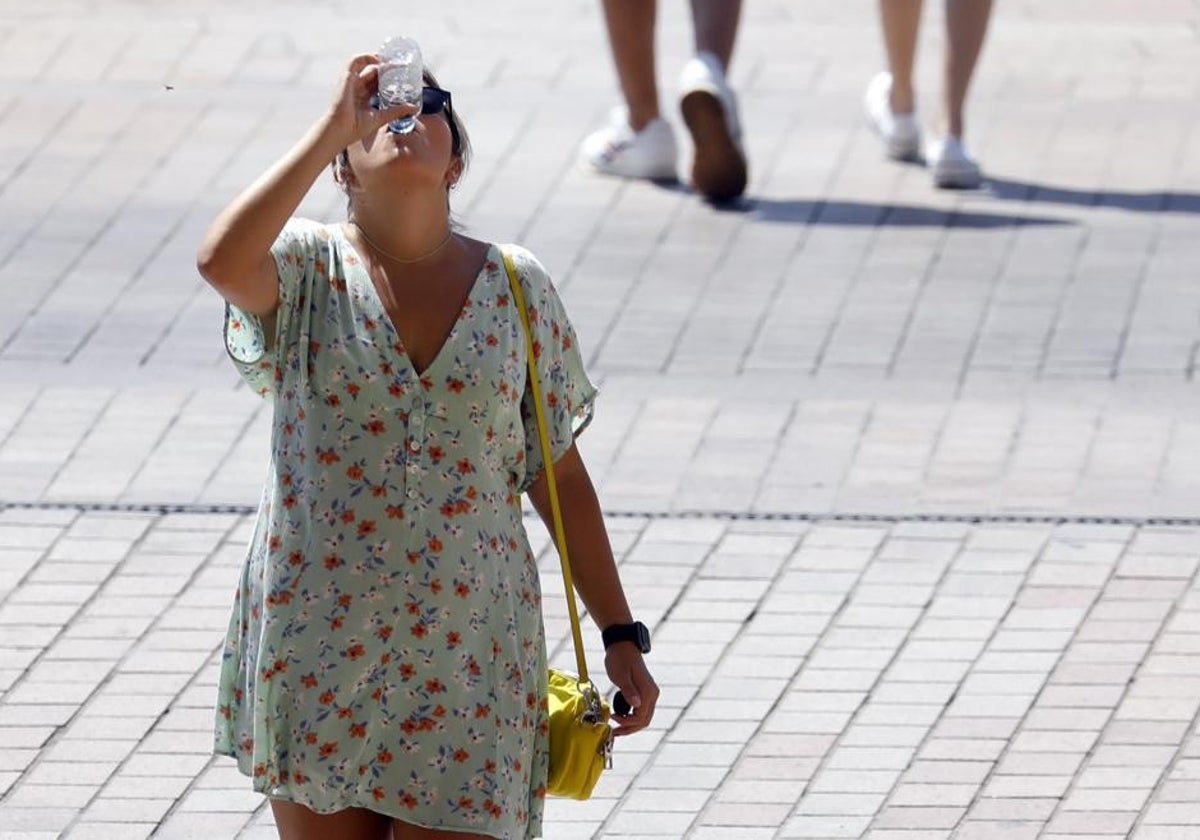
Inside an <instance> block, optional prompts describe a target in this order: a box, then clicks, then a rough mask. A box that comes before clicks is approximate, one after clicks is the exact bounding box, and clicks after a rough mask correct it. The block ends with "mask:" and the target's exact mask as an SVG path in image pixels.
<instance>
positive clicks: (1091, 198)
mask: <svg viewBox="0 0 1200 840" xmlns="http://www.w3.org/2000/svg"><path fill="white" fill-rule="evenodd" d="M985 189H986V190H987V191H988V192H989V193H991V195H993V196H995V197H996V198H1002V199H1005V200H1007V201H1036V202H1044V203H1047V204H1069V205H1074V206H1076V207H1115V208H1118V209H1120V210H1129V211H1131V212H1134V213H1200V193H1189V192H1170V191H1166V192H1164V191H1160V192H1120V191H1116V190H1075V189H1070V188H1068V187H1055V186H1052V185H1050V184H1035V183H1030V182H1026V181H1011V180H1008V179H1006V178H996V177H993V176H990V175H989V176H988V179H987V185H986V188H985Z"/></svg>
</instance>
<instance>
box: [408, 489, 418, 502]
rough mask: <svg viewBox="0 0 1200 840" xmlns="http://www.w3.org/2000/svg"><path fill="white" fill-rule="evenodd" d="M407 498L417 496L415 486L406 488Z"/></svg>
mask: <svg viewBox="0 0 1200 840" xmlns="http://www.w3.org/2000/svg"><path fill="white" fill-rule="evenodd" d="M408 498H410V499H415V498H417V488H416V487H409V488H408Z"/></svg>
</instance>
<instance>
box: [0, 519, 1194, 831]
mask: <svg viewBox="0 0 1200 840" xmlns="http://www.w3.org/2000/svg"><path fill="white" fill-rule="evenodd" d="M251 525H252V522H251V520H250V518H248V517H246V516H242V515H234V514H204V515H199V514H190V515H189V514H168V515H163V514H151V513H142V514H133V513H115V512H103V511H91V512H79V511H67V510H63V511H46V510H18V509H9V510H7V511H4V512H3V513H2V514H0V566H2V568H3V569H4V571H5V575H4V577H3V579H0V691H2V694H0V744H2V745H3V751H2V753H0V754H2V755H3V758H2V759H0V792H2V798H0V827H2V828H0V836H4V837H14V838H15V837H26V836H39V835H38V834H37V832H42V833H43V834H45V835H46V836H55V837H65V838H79V837H148V836H151V834H152V833H153V836H155V837H164V838H175V837H192V836H201V835H202V834H204V832H207V834H204V836H210V837H211V836H227V837H235V836H236V837H239V838H257V837H268V836H271V832H272V831H273V829H272V828H271V823H270V815H269V812H268V811H267V810H265V808H264V803H263V800H262V798H261V797H259V796H257V795H255V794H253V793H252V792H251V791H250V790H249V788H248V783H247V781H246V780H245V779H244V778H243V777H242V776H241V775H240V774H239V773H238V772H237V770H236V767H235V766H234V765H233V762H232V761H230V760H228V759H224V758H213V757H212V756H211V755H210V754H209V753H210V749H211V739H212V735H211V731H212V716H213V709H212V692H213V690H214V686H215V680H216V669H217V665H218V662H219V659H218V657H219V645H220V639H221V634H222V632H223V629H224V625H225V623H226V621H227V610H228V607H229V599H230V593H231V592H232V590H233V589H234V587H235V584H236V576H237V573H238V565H239V563H240V560H241V556H242V552H243V550H244V547H245V543H246V540H247V538H248V536H249V530H250V527H251ZM609 525H610V529H611V531H612V534H613V537H614V544H615V547H616V549H617V551H618V553H619V557H620V563H621V568H622V573H623V576H624V578H625V580H626V581H627V583H628V585H629V589H630V594H631V598H632V600H633V602H634V604H635V605H636V611H637V612H638V614H639V615H642V616H645V617H646V619H647V620H648V621H650V622H652V623H653V625H654V626H655V627H656V647H655V653H654V658H655V668H656V675H657V677H658V678H659V680H660V682H661V683H662V686H663V697H662V700H661V703H660V711H659V715H658V716H657V717H656V723H655V726H654V727H653V729H652V730H651V731H650V732H648V733H646V734H645V735H644V736H641V737H638V738H635V739H630V740H629V741H623V742H621V744H620V749H619V750H618V760H617V764H616V767H615V768H614V769H613V770H612V771H611V772H609V773H606V774H605V776H604V777H603V778H602V780H601V783H600V786H599V788H598V789H597V793H596V796H595V797H594V798H593V799H592V800H590V801H588V802H586V803H576V802H566V801H557V800H556V801H552V802H551V803H550V804H549V806H548V809H547V812H548V817H549V819H548V825H547V832H546V836H547V837H552V838H555V837H557V838H578V837H583V836H591V837H598V838H599V837H603V838H614V839H615V838H623V839H624V840H628V838H633V837H684V836H687V837H693V838H704V837H716V836H719V835H721V833H722V832H725V834H724V835H723V836H734V837H739V838H740V837H746V838H755V837H772V838H788V837H804V838H814V837H820V838H849V837H855V838H857V837H867V838H911V837H938V838H949V837H951V836H952V835H953V836H954V837H966V838H971V837H974V838H997V839H998V838H1007V837H1010V836H1017V837H1026V836H1028V837H1053V836H1058V835H1059V834H1062V835H1069V836H1073V837H1077V836H1078V835H1080V834H1088V833H1093V834H1096V835H1097V836H1122V837H1125V836H1131V837H1137V838H1162V837H1169V836H1172V835H1171V834H1170V832H1171V831H1173V830H1175V829H1179V828H1181V827H1189V830H1191V831H1195V830H1197V828H1200V812H1197V811H1196V810H1195V808H1193V807H1192V805H1191V804H1190V803H1191V801H1192V799H1194V793H1195V789H1194V788H1195V786H1194V784H1193V783H1192V782H1191V779H1192V776H1193V775H1194V770H1195V767H1194V766H1193V765H1194V763H1195V756H1196V754H1197V753H1198V750H1200V736H1198V735H1197V728H1196V723H1197V713H1198V712H1200V683H1198V682H1197V679H1198V678H1197V677H1196V676H1195V674H1196V673H1197V669H1198V665H1200V660H1198V659H1197V657H1200V590H1198V584H1197V580H1196V572H1197V568H1198V565H1200V561H1198V559H1197V558H1198V557H1200V528H1156V527H1140V528H1138V527H1129V526H1116V525H1109V526H1099V525H1069V524H1064V525H1058V526H1054V525H1047V524H1025V525H1015V524H1006V525H999V524H990V525H989V524H976V525H970V524H963V523H916V522H893V523H884V522H877V523H847V522H838V521H816V522H807V523H805V522H795V521H792V522H787V521H774V522H770V521H753V520H750V521H747V520H740V521H739V520H724V521H722V520H716V519H711V518H710V519H704V518H699V519H679V518H645V517H641V518H638V517H621V518H616V519H613V520H611V521H610V523H609ZM530 527H531V530H532V532H533V534H534V537H535V543H536V544H537V545H538V546H539V550H541V551H542V557H541V567H542V571H543V575H544V577H545V580H546V586H545V590H546V597H547V604H546V614H547V632H548V638H549V640H550V642H551V648H552V661H555V662H558V663H560V664H561V663H564V662H567V661H568V660H570V659H571V656H572V654H571V652H570V639H569V628H568V626H567V622H566V615H565V605H564V603H563V600H562V596H561V594H559V593H558V592H557V590H556V587H555V586H554V585H553V582H552V581H553V580H554V578H555V576H556V560H555V558H554V557H553V556H552V552H550V551H549V549H548V542H549V541H548V535H547V534H546V533H545V531H544V529H542V528H541V526H540V525H539V524H537V523H535V522H532V521H531V523H530ZM595 642H596V639H595V638H594V637H593V634H589V636H588V643H589V648H590V649H589V655H590V656H591V657H592V658H593V659H594V660H598V659H599V656H600V650H599V649H598V645H597V644H596V643H595ZM1013 832H1016V833H1013Z"/></svg>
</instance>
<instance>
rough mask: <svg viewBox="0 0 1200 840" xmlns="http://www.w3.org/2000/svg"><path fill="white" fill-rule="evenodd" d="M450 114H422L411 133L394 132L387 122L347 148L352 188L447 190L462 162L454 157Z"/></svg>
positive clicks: (460, 169)
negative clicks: (352, 180) (352, 181)
mask: <svg viewBox="0 0 1200 840" xmlns="http://www.w3.org/2000/svg"><path fill="white" fill-rule="evenodd" d="M453 148H454V138H453V135H452V134H451V132H450V123H449V121H448V114H447V113H446V111H442V112H441V113H437V114H418V115H417V118H416V121H415V124H414V127H413V130H412V131H410V132H409V133H408V134H393V133H392V132H391V131H389V130H388V127H387V125H386V124H385V125H383V126H380V128H379V130H378V131H376V132H375V133H374V134H372V135H370V136H368V137H365V138H363V139H362V141H360V142H358V143H355V144H353V145H351V146H350V147H349V148H348V149H347V150H346V153H347V156H348V158H349V162H350V171H351V173H352V177H353V179H354V183H353V184H352V187H356V188H357V189H359V190H363V191H367V192H370V191H371V190H374V189H395V188H396V187H402V188H403V189H405V190H413V189H418V188H429V189H438V190H441V191H444V190H445V189H446V188H447V187H450V186H452V185H453V184H454V182H455V181H457V180H458V176H459V174H461V172H462V161H461V160H459V159H458V158H457V157H455V156H454V152H453Z"/></svg>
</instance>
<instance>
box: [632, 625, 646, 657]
mask: <svg viewBox="0 0 1200 840" xmlns="http://www.w3.org/2000/svg"><path fill="white" fill-rule="evenodd" d="M633 626H634V629H635V632H636V633H637V646H638V647H639V648H641V651H642V653H649V652H650V631H649V630H647V629H646V625H645V624H642V622H640V621H639V622H637V623H636V624H634V625H633Z"/></svg>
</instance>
